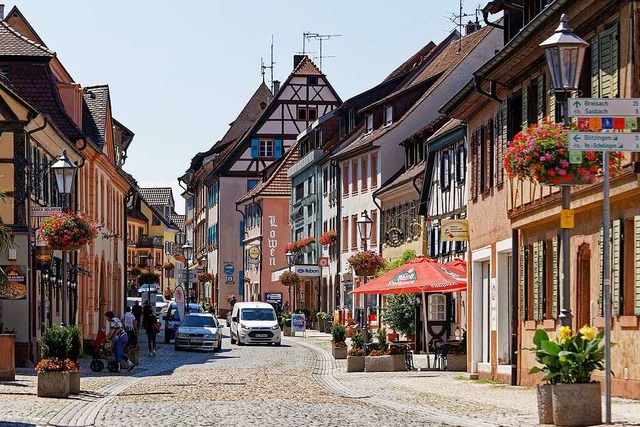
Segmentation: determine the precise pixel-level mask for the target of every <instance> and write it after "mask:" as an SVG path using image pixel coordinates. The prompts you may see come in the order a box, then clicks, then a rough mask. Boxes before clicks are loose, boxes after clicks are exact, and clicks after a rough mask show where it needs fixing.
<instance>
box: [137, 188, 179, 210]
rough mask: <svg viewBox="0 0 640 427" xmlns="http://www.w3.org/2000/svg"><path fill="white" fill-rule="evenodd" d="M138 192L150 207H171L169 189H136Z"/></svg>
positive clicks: (171, 200) (170, 192)
mask: <svg viewBox="0 0 640 427" xmlns="http://www.w3.org/2000/svg"><path fill="white" fill-rule="evenodd" d="M138 192H139V193H140V195H141V196H142V197H143V198H144V200H145V201H146V202H147V203H148V204H149V205H150V206H173V203H172V202H173V192H172V190H171V187H156V188H138Z"/></svg>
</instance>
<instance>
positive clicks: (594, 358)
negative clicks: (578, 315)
mask: <svg viewBox="0 0 640 427" xmlns="http://www.w3.org/2000/svg"><path fill="white" fill-rule="evenodd" d="M603 337H604V331H603V332H600V333H598V334H596V332H595V330H594V329H593V328H592V327H590V326H588V325H585V326H583V327H582V328H580V330H579V331H578V332H577V333H575V334H574V333H573V331H572V330H571V328H570V327H569V326H562V327H560V330H559V331H558V334H557V337H556V338H555V339H550V338H549V336H548V334H547V332H546V331H544V330H542V329H538V330H537V331H536V332H535V334H534V337H533V344H534V345H535V347H534V348H532V349H531V350H532V351H533V352H534V353H535V358H536V361H537V362H538V363H540V364H542V367H538V366H534V367H533V368H531V370H530V371H529V373H530V374H536V373H540V372H542V373H544V376H543V377H542V379H543V380H544V381H547V382H548V383H549V384H550V388H551V406H552V413H553V423H554V424H556V425H565V426H574V425H595V424H600V423H602V409H601V395H600V383H598V382H595V381H591V374H592V373H593V371H594V370H596V369H597V370H603V369H604V345H602V339H603ZM612 345H615V344H613V343H612ZM540 397H541V396H540V392H539V398H540ZM538 402H539V405H540V404H543V405H545V407H546V411H547V412H548V405H549V402H548V399H547V401H546V402H544V401H543V402H541V401H540V399H539V401H538Z"/></svg>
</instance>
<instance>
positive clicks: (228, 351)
mask: <svg viewBox="0 0 640 427" xmlns="http://www.w3.org/2000/svg"><path fill="white" fill-rule="evenodd" d="M226 332H228V329H225V333H226ZM141 347H142V348H143V349H144V348H145V343H141ZM88 362H89V359H86V360H85V361H84V363H83V365H87V364H88ZM415 362H416V364H417V366H423V365H424V363H425V362H426V360H425V359H424V356H421V355H417V356H416V357H415ZM0 394H2V401H3V408H2V413H1V414H0V420H1V421H2V422H0V425H57V426H70V425H73V426H83V425H96V426H124V425H129V426H131V425H140V426H143V425H144V426H146V425H194V426H196V425H197V426H218V425H239V426H241V425H255V424H256V423H260V424H262V425H279V424H283V425H292V426H296V425H305V426H362V425H377V426H388V425H400V424H401V425H411V426H414V425H415V426H418V425H420V426H423V425H434V426H435V425H438V426H442V425H461V426H483V425H486V426H489V425H503V426H507V425H509V426H519V425H522V426H526V425H536V424H537V416H536V403H535V393H534V391H533V390H531V389H528V388H522V387H511V386H505V385H498V384H491V383H482V382H475V381H470V380H466V379H464V376H463V375H460V373H453V372H434V371H415V372H396V373H347V372H346V367H345V362H344V361H342V360H339V361H336V360H334V359H333V358H332V357H331V355H330V353H329V336H328V335H326V334H320V333H318V332H315V331H309V333H308V334H307V337H306V338H303V337H295V338H285V340H284V342H283V345H282V346H281V347H272V346H242V347H238V346H231V345H230V343H229V340H228V339H227V338H225V339H224V343H223V350H222V351H221V352H219V353H213V354H211V353H192V352H178V353H176V352H174V350H173V346H172V345H161V346H160V348H159V351H158V354H157V356H155V357H148V356H146V355H145V356H143V357H142V358H141V362H140V365H139V366H138V367H136V368H135V369H134V370H133V371H132V372H131V373H128V374H111V373H108V372H107V371H106V370H105V371H104V372H101V373H98V374H95V373H91V372H90V371H89V369H88V368H85V369H84V370H83V376H82V393H81V395H80V396H78V397H72V398H70V399H68V400H57V399H44V398H37V397H36V377H35V375H34V373H33V372H32V370H26V369H20V370H19V375H18V380H17V381H15V382H11V383H9V382H4V383H0ZM613 415H614V422H618V423H620V424H622V425H633V424H638V423H640V402H635V401H624V400H620V399H614V410H613Z"/></svg>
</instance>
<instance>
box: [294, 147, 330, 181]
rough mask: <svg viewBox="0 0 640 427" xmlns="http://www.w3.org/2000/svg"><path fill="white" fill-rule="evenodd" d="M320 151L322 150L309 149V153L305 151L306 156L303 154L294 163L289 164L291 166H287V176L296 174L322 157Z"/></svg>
mask: <svg viewBox="0 0 640 427" xmlns="http://www.w3.org/2000/svg"><path fill="white" fill-rule="evenodd" d="M322 153H323V151H322V150H313V151H310V152H309V153H307V155H306V156H304V157H303V158H301V159H300V160H298V161H297V162H296V163H294V164H293V165H291V167H289V170H288V171H287V175H289V178H293V177H294V176H296V175H298V174H299V173H300V172H302V171H303V170H305V169H306V168H308V167H309V166H311V165H313V164H314V163H316V162H317V161H318V159H320V157H322Z"/></svg>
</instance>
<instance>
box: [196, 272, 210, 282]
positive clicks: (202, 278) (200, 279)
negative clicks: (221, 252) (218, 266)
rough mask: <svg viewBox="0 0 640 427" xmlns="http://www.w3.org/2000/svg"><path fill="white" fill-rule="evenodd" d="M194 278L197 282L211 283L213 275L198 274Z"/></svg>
mask: <svg viewBox="0 0 640 427" xmlns="http://www.w3.org/2000/svg"><path fill="white" fill-rule="evenodd" d="M196 277H197V279H198V282H203V283H204V282H213V274H211V273H198V275H197V276H196Z"/></svg>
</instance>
